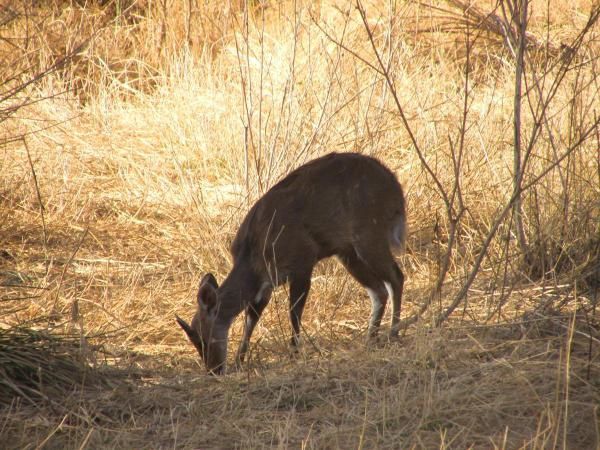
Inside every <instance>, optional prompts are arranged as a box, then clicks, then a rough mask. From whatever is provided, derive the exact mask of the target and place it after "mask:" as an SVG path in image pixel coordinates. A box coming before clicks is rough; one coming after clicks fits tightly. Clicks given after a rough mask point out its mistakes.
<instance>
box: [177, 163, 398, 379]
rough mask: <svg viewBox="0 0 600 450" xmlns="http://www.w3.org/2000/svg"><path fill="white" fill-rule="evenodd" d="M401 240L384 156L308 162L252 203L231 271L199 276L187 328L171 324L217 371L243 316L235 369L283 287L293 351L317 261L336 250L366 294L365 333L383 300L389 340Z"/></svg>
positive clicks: (375, 324) (372, 328)
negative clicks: (396, 255) (275, 291)
mask: <svg viewBox="0 0 600 450" xmlns="http://www.w3.org/2000/svg"><path fill="white" fill-rule="evenodd" d="M405 236H406V210H405V202H404V196H403V194H402V188H401V186H400V183H399V182H398V180H397V179H396V177H395V176H394V174H393V173H392V172H391V171H390V170H389V169H387V168H386V167H385V166H384V165H383V164H382V163H381V162H379V161H378V160H377V159H375V158H372V157H368V156H364V155H360V154H356V153H340V154H337V153H331V154H329V155H326V156H323V157H321V158H318V159H315V160H312V161H310V162H308V163H307V164H305V165H303V166H301V167H299V168H298V169H296V170H294V171H293V172H291V173H290V174H289V175H287V176H286V177H285V178H283V179H282V180H281V181H279V182H278V183H277V184H276V185H274V186H273V187H272V188H271V189H270V190H269V191H268V192H267V193H266V194H265V195H264V196H263V197H262V198H260V200H258V201H257V202H256V204H255V205H254V206H253V207H252V208H251V209H250V211H249V212H248V214H247V215H246V217H245V218H244V220H243V222H242V224H241V226H240V228H239V230H238V232H237V235H236V236H235V238H234V240H233V243H232V245H231V254H232V256H233V268H232V269H231V272H229V275H227V278H225V280H224V281H223V283H222V284H221V285H220V286H219V285H218V284H217V280H216V279H215V277H214V276H213V275H212V274H207V275H205V276H204V277H203V278H202V280H201V281H200V287H199V289H198V296H197V307H198V309H197V311H196V314H195V315H194V318H193V320H192V323H191V325H190V324H188V323H187V322H185V321H184V320H182V319H181V318H179V317H177V322H178V323H179V325H180V326H181V328H183V330H184V331H185V333H186V334H187V336H188V337H189V339H190V341H191V342H192V344H194V346H195V347H196V349H197V350H198V353H199V354H200V357H201V358H202V359H203V360H204V363H205V365H206V368H207V369H208V371H209V372H211V373H213V374H222V373H223V372H224V371H225V361H226V359H227V340H228V334H229V328H230V327H231V324H232V322H233V320H234V319H235V317H236V316H237V315H238V314H240V313H241V312H242V311H245V312H246V320H245V324H244V334H243V338H242V342H241V344H240V346H239V349H238V352H237V356H236V363H237V364H238V365H239V364H241V363H242V362H243V361H244V356H245V354H246V352H247V350H248V344H249V342H250V337H251V336H252V332H253V331H254V327H255V326H256V323H257V322H258V320H259V318H260V316H261V314H262V312H263V310H264V309H265V307H266V306H267V304H268V303H269V299H270V297H271V292H272V290H273V288H275V287H277V286H279V285H282V284H284V283H289V293H290V297H289V302H290V304H289V308H290V321H291V324H292V339H291V344H292V346H293V347H297V346H298V344H299V334H300V326H301V319H302V311H303V309H304V304H305V303H306V298H307V296H308V291H309V290H310V283H311V274H312V271H313V267H314V266H315V264H316V263H317V262H318V261H320V260H321V259H323V258H326V257H329V256H333V255H336V256H337V257H338V258H339V260H340V261H341V263H342V264H343V265H344V266H345V267H346V269H347V270H348V272H349V273H350V274H351V275H352V276H353V277H354V278H355V279H356V280H357V281H358V282H359V283H360V284H361V285H362V286H364V287H365V288H366V290H367V293H368V294H369V296H370V297H371V301H372V310H371V319H370V323H369V329H368V336H367V338H368V339H369V338H372V337H375V336H376V334H377V332H378V328H379V325H380V323H381V318H382V316H383V313H384V310H385V305H386V303H387V300H388V298H391V299H392V323H391V330H390V336H392V337H393V336H397V335H398V331H399V326H400V306H401V300H402V288H403V284H404V275H403V274H402V271H401V270H400V268H399V267H398V265H397V264H396V261H395V260H394V257H393V254H392V250H393V249H397V248H401V247H402V245H403V242H404V239H405Z"/></svg>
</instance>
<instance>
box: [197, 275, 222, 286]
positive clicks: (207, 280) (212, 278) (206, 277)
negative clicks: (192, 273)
mask: <svg viewBox="0 0 600 450" xmlns="http://www.w3.org/2000/svg"><path fill="white" fill-rule="evenodd" d="M207 283H208V284H210V285H211V286H212V287H214V288H215V289H217V288H218V287H219V283H217V279H216V278H215V276H214V275H213V274H212V273H207V274H206V275H204V276H203V277H202V279H201V280H200V287H202V285H203V284H207Z"/></svg>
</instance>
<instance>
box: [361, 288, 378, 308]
mask: <svg viewBox="0 0 600 450" xmlns="http://www.w3.org/2000/svg"><path fill="white" fill-rule="evenodd" d="M365 289H366V291H367V294H369V297H370V298H371V305H373V310H374V309H375V308H380V307H381V299H380V298H379V297H378V296H377V294H376V293H375V291H374V290H373V289H370V288H365Z"/></svg>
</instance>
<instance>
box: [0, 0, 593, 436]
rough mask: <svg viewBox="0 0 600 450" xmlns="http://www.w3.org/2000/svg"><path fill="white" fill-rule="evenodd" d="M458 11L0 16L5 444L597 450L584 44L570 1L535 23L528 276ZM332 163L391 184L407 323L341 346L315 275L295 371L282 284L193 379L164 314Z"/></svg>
mask: <svg viewBox="0 0 600 450" xmlns="http://www.w3.org/2000/svg"><path fill="white" fill-rule="evenodd" d="M459 3H460V2H449V3H444V2H439V3H435V4H431V5H422V4H416V3H404V2H398V3H394V2H388V3H383V2H377V1H373V2H369V3H365V4H361V5H362V8H363V9H362V11H363V12H364V17H361V14H360V13H361V9H360V8H357V7H356V5H355V4H352V5H349V4H347V3H345V2H320V3H297V2H296V3H291V2H290V3H279V4H276V5H275V4H263V3H250V4H249V5H245V4H243V3H230V4H228V6H227V7H225V8H223V7H221V6H220V4H219V3H217V2H214V3H211V2H208V3H206V2H196V1H192V0H190V1H187V2H168V1H159V2H141V1H140V2H133V1H132V2H120V1H115V2H108V3H103V2H98V3H94V4H83V3H80V2H55V3H53V4H47V5H42V6H36V8H37V9H32V8H31V7H30V6H28V5H29V3H27V2H22V3H17V4H11V5H8V6H7V5H3V10H2V11H3V14H4V16H3V17H5V18H10V20H8V19H6V20H3V22H2V23H3V24H4V25H2V29H1V31H2V37H4V38H7V37H10V38H11V39H10V40H9V39H4V40H3V41H2V44H0V48H1V52H2V53H1V55H2V60H3V61H5V62H6V65H5V67H7V68H9V69H7V71H6V72H5V73H4V75H3V78H2V84H1V86H2V92H3V93H4V95H3V96H2V103H1V104H0V111H1V112H2V114H1V115H0V127H2V136H3V140H2V152H3V158H2V160H1V161H0V173H1V174H2V175H1V176H0V208H1V210H2V214H1V215H0V283H1V286H0V289H1V291H0V293H1V297H0V302H1V305H2V308H1V312H0V329H1V330H3V331H2V334H1V335H0V336H1V337H2V339H0V360H2V361H3V364H2V367H1V368H0V389H2V390H3V391H2V394H4V395H0V399H1V400H2V404H1V405H0V407H1V408H2V409H1V413H0V441H1V442H4V443H7V445H8V446H10V447H16V448H17V447H18V448H23V447H25V448H29V447H40V448H41V447H49V448H54V447H61V448H64V447H68V448H75V447H77V448H84V447H92V448H97V447H123V448H131V447H153V448H154V447H156V448H159V447H160V448H162V447H183V448H190V447H200V448H204V447H224V448H232V447H263V446H264V447H266V446H270V447H282V448H287V447H296V446H303V447H319V448H338V447H339V448H347V447H360V448H375V447H393V448H398V447H401V448H404V447H423V448H432V447H440V448H466V447H494V448H496V447H497V448H520V447H524V448H547V447H564V448H594V447H595V446H598V442H600V438H599V437H598V436H599V431H598V426H597V423H598V413H597V404H598V401H599V395H598V383H597V380H598V375H599V367H598V363H597V358H598V322H597V315H596V310H595V306H596V302H597V290H598V285H599V283H600V273H599V270H600V268H599V266H598V260H599V253H600V248H599V246H600V228H599V227H600V225H599V223H600V220H599V219H600V202H599V201H598V198H600V196H599V194H600V192H599V191H600V188H599V187H598V186H599V185H600V161H599V157H598V148H600V144H599V143H600V137H599V136H600V135H599V134H598V133H599V132H598V111H597V105H598V78H597V74H598V46H597V39H598V29H597V25H595V26H594V27H592V28H591V29H590V30H589V31H588V32H586V33H585V34H584V36H583V39H582V40H581V43H580V44H578V45H579V46H578V47H577V48H576V50H577V51H576V52H574V50H573V52H571V49H574V46H575V44H576V43H577V41H576V38H577V36H578V35H579V34H580V33H581V30H584V29H585V26H586V21H587V19H588V17H589V13H590V11H592V8H593V4H592V3H591V2H585V1H579V2H576V3H574V4H567V3H566V2H564V3H560V4H559V5H558V6H557V5H552V7H549V4H547V3H544V2H533V3H532V4H531V15H530V20H529V23H528V30H529V32H530V33H531V34H532V35H531V36H533V37H535V38H536V39H535V40H531V41H529V44H528V45H529V47H528V53H527V55H528V59H526V63H527V65H526V66H525V74H526V75H525V92H526V95H525V97H524V98H523V102H522V113H523V116H522V118H523V121H522V125H521V136H522V143H523V147H524V148H525V149H528V148H530V150H527V151H528V153H526V154H527V155H528V156H527V164H526V166H525V171H524V176H523V179H522V184H523V186H525V187H526V189H525V190H524V191H523V193H522V202H523V219H524V227H525V233H526V237H527V245H528V249H529V254H528V258H524V255H523V252H522V249H520V248H519V245H518V243H517V242H516V239H515V232H514V221H513V219H512V216H511V214H510V206H511V201H512V197H513V195H514V172H513V159H514V156H513V135H514V124H513V112H514V89H515V58H514V55H513V54H512V53H511V51H510V46H509V45H507V38H506V37H503V36H500V35H498V34H497V33H496V31H495V29H494V28H493V26H491V25H490V23H489V22H486V20H484V19H486V17H487V18H488V19H489V16H483V17H482V16H479V15H477V14H475V15H468V14H466V13H463V11H462V10H461V9H460V7H457V4H459ZM505 5H507V4H505ZM459 6H460V5H459ZM478 6H479V7H480V8H481V11H484V12H487V13H488V14H489V13H494V14H496V15H497V16H498V17H501V15H502V14H501V10H499V9H494V5H492V4H488V3H486V2H480V3H479V4H478ZM596 9H597V6H596ZM13 10H14V11H16V12H17V14H16V15H14V14H12V13H11V14H10V15H9V14H8V12H7V11H13ZM469 14H473V12H472V11H471V12H469ZM15 43H16V44H15ZM540 43H542V45H541V46H540ZM544 43H546V44H547V45H545V46H544ZM561 46H562V47H561ZM74 49H75V50H77V51H75V52H73V50H74ZM545 49H546V50H545ZM548 49H551V50H552V52H551V51H549V50H548ZM556 49H558V50H556ZM561 49H562V50H561ZM378 56H379V57H380V58H381V63H382V64H380V65H378V59H377V57H378ZM61 58H62V59H61ZM554 86H556V88H554ZM402 115H404V117H405V119H406V122H404V121H403V120H402ZM407 125H408V127H407ZM530 143H531V145H530V146H529V144H530ZM331 151H357V152H361V153H366V154H372V155H375V156H377V157H379V158H381V159H382V160H383V161H385V163H386V164H387V165H388V166H389V167H390V168H392V169H393V170H394V172H395V173H396V174H397V175H398V177H399V179H400V180H401V181H402V184H403V186H404V189H405V192H406V196H407V200H408V205H409V225H410V230H411V233H410V236H409V242H408V249H407V252H406V254H405V255H404V256H402V257H400V262H401V264H402V265H403V267H404V269H405V272H406V273H407V275H408V281H407V283H406V294H405V301H404V303H403V304H404V309H403V316H404V317H416V316H417V314H418V313H419V311H420V310H424V311H423V313H422V314H418V315H419V320H418V321H417V322H416V323H411V324H410V326H408V327H407V329H406V332H405V335H404V336H403V337H402V338H401V340H400V341H399V342H394V343H389V344H388V343H382V344H381V345H380V346H376V347H375V348H368V349H366V348H364V347H363V345H362V344H360V342H362V340H363V339H362V338H363V335H364V332H365V330H366V326H367V321H368V320H367V317H368V314H369V305H368V302H367V301H366V300H367V296H366V295H365V293H364V292H363V290H362V289H361V288H360V287H359V286H358V285H357V284H356V283H355V282H354V281H353V280H351V279H350V278H349V277H348V276H347V274H346V273H345V272H344V271H343V270H341V269H340V267H339V265H338V264H337V263H335V262H324V263H323V264H321V265H320V266H319V267H318V270H317V271H316V273H315V277H314V279H313V289H312V292H311V300H309V303H308V306H307V308H306V313H305V316H304V320H303V326H304V330H303V331H304V335H305V343H304V347H303V352H302V354H301V355H300V357H299V358H297V359H291V358H290V357H289V355H288V350H287V342H288V341H289V339H288V336H289V326H288V319H287V299H286V291H285V289H281V290H278V291H277V292H276V293H275V295H274V298H273V300H272V302H271V306H270V307H269V308H268V310H267V311H266V312H265V315H264V316H263V319H262V320H261V322H260V324H259V327H258V329H257V330H256V332H255V336H254V339H253V345H252V348H251V353H250V361H249V362H248V365H247V367H246V368H245V369H244V370H243V371H242V372H238V373H233V374H231V375H228V376H227V377H225V378H222V379H212V378H210V377H208V376H205V375H204V373H203V369H202V368H201V367H200V365H199V363H198V362H197V361H196V357H195V356H194V354H193V351H192V348H191V347H190V346H189V345H188V344H187V342H186V341H185V339H184V336H183V334H182V333H181V332H180V330H178V329H177V328H176V325H175V323H174V321H173V317H174V314H176V313H177V314H179V315H182V316H187V315H190V314H191V312H192V310H193V308H194V300H193V298H194V289H195V288H196V283H197V280H198V279H199V277H200V275H201V274H203V273H204V272H207V271H211V272H213V273H215V275H216V276H217V278H218V279H219V280H222V279H223V278H224V277H225V275H226V274H227V271H228V270H229V268H230V267H231V260H230V255H229V252H228V245H229V243H230V242H231V239H232V238H233V236H234V234H235V232H236V230H237V226H238V224H239V223H240V221H241V220H242V218H243V216H244V214H245V212H246V211H247V209H248V207H249V206H250V205H251V204H252V203H253V202H254V201H255V200H256V199H257V198H258V197H259V196H260V195H261V194H262V193H264V192H265V191H266V190H267V189H268V188H269V187H270V186H271V185H272V184H273V183H274V182H275V181H277V180H278V179H279V178H280V177H281V176H283V175H284V174H285V173H287V172H288V171H289V170H291V169H292V168H294V167H297V166H298V165H300V164H301V163H303V162H305V161H308V160H309V159H311V158H313V157H315V156H318V155H321V154H324V153H327V152H331ZM505 210H506V211H507V213H506V214H505V215H504V216H501V214H502V212H503V211H505ZM494 227H496V228H494ZM488 238H489V239H488ZM480 255H481V265H480V267H476V266H475V264H476V263H477V261H478V258H479V256H480ZM473 277H474V278H473ZM471 279H473V280H474V281H472V282H470V280H471ZM461 292H464V295H463V294H461ZM454 301H456V305H455V309H452V311H449V310H448V309H447V308H448V306H449V305H451V304H452V303H453V302H454ZM423 305H429V307H428V308H424V307H423ZM444 311H448V312H452V314H451V315H450V318H449V320H448V321H446V322H443V323H444V325H443V327H441V328H439V327H435V326H433V325H435V323H436V321H438V319H439V318H440V317H441V316H440V315H443V313H444ZM17 326H18V327H17ZM240 328H241V327H240V324H238V323H236V325H235V326H234V329H233V336H232V344H233V345H235V344H237V342H238V340H239V335H240V331H241V329H240ZM4 330H6V331H4ZM42 332H43V333H46V332H50V333H51V336H52V335H56V336H58V337H60V339H63V341H61V342H64V345H62V346H59V347H56V346H52V345H47V344H46V342H47V341H46V340H45V339H46V335H45V334H41V335H40V334H39V333H42ZM31 333H34V334H33V335H34V336H35V339H31V338H30V337H29V336H31ZM36 333H37V334H36ZM48 339H52V338H48ZM22 342H29V344H27V345H28V346H27V345H25V346H24V345H22V344H20V343H22ZM32 342H33V343H34V344H35V345H34V344H32ZM48 342H53V341H51V340H50V341H48ZM40 343H42V344H43V345H42V344H40ZM38 348H41V351H36V349H38ZM65 348H66V349H77V350H68V351H66V352H65V351H64V349H65ZM24 349H25V350H26V351H25V350H24ZM69 354H71V356H72V358H71V359H68V355H69ZM54 356H56V360H57V361H61V364H59V365H52V361H54V359H53V357H54ZM65 357H66V358H67V359H66V360H65V359H64V358H65ZM46 360H48V362H47V361H46ZM65 361H66V362H65ZM9 367H10V368H11V370H8V368H9ZM56 367H58V369H57V368H56ZM63 367H66V369H61V368H63ZM36 368H37V370H36ZM53 368H54V369H53ZM13 369H14V370H13ZM17 369H18V370H21V369H22V370H21V371H20V372H19V371H18V370H17ZM61 370H63V371H64V372H61ZM52 371H54V372H55V375H57V376H56V377H55V378H52V377H49V376H47V375H46V374H48V373H51V372H52ZM71 372H72V373H74V374H77V375H76V376H73V377H72V379H73V380H74V382H73V383H72V384H71V385H70V384H69V383H64V382H63V381H64V380H65V379H67V380H68V379H69V376H68V374H69V373H71ZM15 373H18V375H14V374H15ZM64 374H67V375H64ZM63 375H64V376H63ZM55 380H56V381H55ZM51 387H54V388H56V389H49V388H51ZM24 388H25V389H27V390H26V391H23V389H24ZM19 390H21V392H19ZM57 390H58V391H59V392H62V393H63V395H60V394H57V393H56V391H57Z"/></svg>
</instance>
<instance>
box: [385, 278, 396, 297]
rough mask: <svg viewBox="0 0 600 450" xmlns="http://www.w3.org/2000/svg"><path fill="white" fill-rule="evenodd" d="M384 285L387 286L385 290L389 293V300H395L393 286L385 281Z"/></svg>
mask: <svg viewBox="0 0 600 450" xmlns="http://www.w3.org/2000/svg"><path fill="white" fill-rule="evenodd" d="M383 285H384V286H385V288H386V289H387V291H388V295H389V297H388V298H391V299H392V300H393V298H394V290H393V289H392V284H391V283H389V282H387V281H384V282H383Z"/></svg>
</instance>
